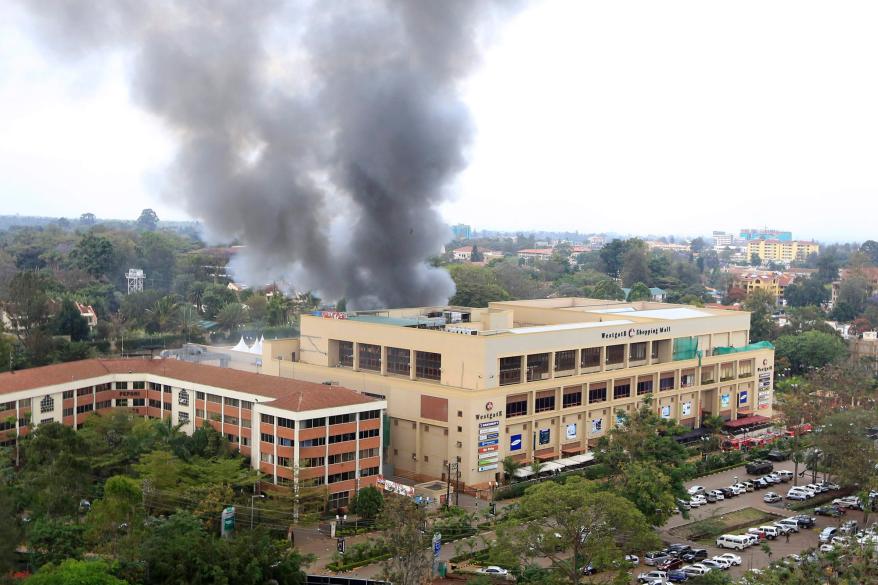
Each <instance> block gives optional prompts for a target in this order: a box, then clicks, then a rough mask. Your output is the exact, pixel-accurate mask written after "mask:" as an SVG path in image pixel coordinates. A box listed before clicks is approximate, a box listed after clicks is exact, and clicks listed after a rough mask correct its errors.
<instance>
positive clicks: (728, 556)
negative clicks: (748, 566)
mask: <svg viewBox="0 0 878 585" xmlns="http://www.w3.org/2000/svg"><path fill="white" fill-rule="evenodd" d="M717 559H723V560H726V561H728V562H729V563H731V564H732V565H735V566H736V567H738V566H740V565H741V562H742V561H741V557H739V556H738V555H736V554H733V553H723V554H721V555H717V556H715V557H713V560H717Z"/></svg>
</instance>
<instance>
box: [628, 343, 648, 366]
mask: <svg viewBox="0 0 878 585" xmlns="http://www.w3.org/2000/svg"><path fill="white" fill-rule="evenodd" d="M628 347H629V349H628V359H629V361H632V362H642V361H645V360H646V342H645V341H641V342H639V343H632V344H631V345H630V346H628Z"/></svg>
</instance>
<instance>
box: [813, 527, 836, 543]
mask: <svg viewBox="0 0 878 585" xmlns="http://www.w3.org/2000/svg"><path fill="white" fill-rule="evenodd" d="M836 534H838V528H834V527H832V526H827V527H826V528H824V529H823V530H821V531H820V536H818V537H817V538H818V540H819V541H820V542H821V543H828V542H830V541H831V540H832V538H833V537H834V536H835V535H836Z"/></svg>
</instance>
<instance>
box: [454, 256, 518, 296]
mask: <svg viewBox="0 0 878 585" xmlns="http://www.w3.org/2000/svg"><path fill="white" fill-rule="evenodd" d="M449 272H450V273H451V278H452V279H453V280H454V285H455V288H456V291H455V294H454V296H453V297H451V299H450V300H449V303H450V304H452V305H457V306H462V307H487V306H488V303H490V302H491V301H505V300H508V299H509V293H507V292H506V291H505V290H504V289H503V287H501V286H500V285H499V284H498V282H497V278H496V276H495V274H494V271H493V270H492V269H490V268H485V267H482V266H474V265H471V264H455V265H453V266H450V267H449Z"/></svg>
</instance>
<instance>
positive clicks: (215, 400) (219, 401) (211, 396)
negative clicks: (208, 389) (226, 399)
mask: <svg viewBox="0 0 878 585" xmlns="http://www.w3.org/2000/svg"><path fill="white" fill-rule="evenodd" d="M207 401H208V402H211V403H213V404H222V403H223V399H222V396H217V395H216V394H208V395H207Z"/></svg>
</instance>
